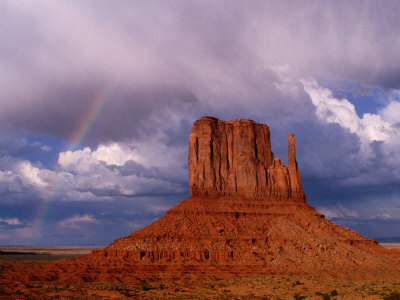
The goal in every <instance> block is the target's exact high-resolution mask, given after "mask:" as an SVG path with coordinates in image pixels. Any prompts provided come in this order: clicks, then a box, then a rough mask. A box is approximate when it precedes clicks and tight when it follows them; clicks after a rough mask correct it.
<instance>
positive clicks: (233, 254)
mask: <svg viewBox="0 0 400 300" xmlns="http://www.w3.org/2000/svg"><path fill="white" fill-rule="evenodd" d="M288 144H289V146H288V166H284V165H283V164H282V163H281V161H280V160H279V159H277V158H275V159H274V155H273V153H272V151H271V144H270V132H269V129H268V126H267V125H263V124H258V123H256V122H254V121H250V120H233V121H220V120H218V119H215V118H211V117H204V118H202V119H200V120H198V121H196V122H195V123H194V125H193V129H192V133H191V135H190V138H189V159H188V161H189V185H190V194H191V196H190V198H188V199H186V200H183V201H182V202H180V203H179V204H178V205H176V206H175V207H173V208H171V209H170V210H168V211H167V212H166V213H165V216H163V217H162V218H160V219H159V220H157V221H155V222H153V223H152V224H150V225H148V226H146V227H144V228H143V229H141V230H138V231H136V232H133V233H131V234H130V235H129V236H127V237H124V238H120V239H117V240H115V241H114V242H113V243H112V244H111V245H109V246H108V247H106V248H104V249H101V250H97V251H94V252H92V253H91V254H89V255H86V256H83V257H80V258H75V259H69V260H63V261H60V262H58V263H56V264H49V265H47V266H43V267H41V268H42V269H41V270H37V269H36V271H32V272H26V271H25V273H24V274H21V273H18V272H12V271H10V270H8V271H7V272H5V271H4V272H2V275H3V277H4V278H10V276H11V277H12V278H14V279H19V280H25V281H26V280H58V281H110V280H119V281H126V282H129V281H136V280H139V279H164V278H169V279H171V278H172V279H173V278H179V279H182V278H186V277H189V278H193V277H195V278H210V277H215V278H218V277H220V278H221V277H229V276H235V275H245V274H248V275H250V274H252V275H253V274H316V273H318V274H321V275H329V276H335V277H351V278H368V277H371V278H379V277H381V276H386V277H388V276H398V275H399V273H400V272H399V269H400V268H399V267H400V264H399V256H398V254H396V252H391V251H388V250H385V249H383V248H382V247H380V246H379V245H378V244H377V243H376V242H375V241H374V240H371V239H366V238H364V237H362V236H360V235H359V234H357V233H356V232H354V231H351V230H349V229H347V228H344V227H339V226H337V225H335V224H333V223H332V222H330V221H328V220H326V219H325V218H324V216H323V215H321V214H319V213H318V212H317V211H315V210H314V209H313V208H312V207H311V206H309V205H308V204H307V203H306V198H305V195H304V192H303V189H302V187H301V182H300V172H299V170H298V168H297V162H296V157H295V139H294V136H293V134H289V139H288ZM5 274H6V275H5ZM0 276H1V274H0ZM18 276H25V277H18Z"/></svg>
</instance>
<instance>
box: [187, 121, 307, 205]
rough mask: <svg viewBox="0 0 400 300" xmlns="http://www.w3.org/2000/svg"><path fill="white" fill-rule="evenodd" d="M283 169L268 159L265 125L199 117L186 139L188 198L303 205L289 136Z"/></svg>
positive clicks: (268, 147) (279, 164)
mask: <svg viewBox="0 0 400 300" xmlns="http://www.w3.org/2000/svg"><path fill="white" fill-rule="evenodd" d="M288 156H289V157H288V158H289V159H288V162H289V163H288V166H287V167H286V166H284V165H283V164H282V163H281V162H280V160H279V159H274V154H273V152H272V151H271V142H270V132H269V128H268V126H267V125H264V124H258V123H256V122H254V121H251V120H232V121H221V120H218V119H216V118H212V117H203V118H201V119H200V120H198V121H196V122H195V123H194V124H193V128H192V133H191V134H190V137H189V158H188V163H189V187H190V195H191V196H199V197H210V196H211V197H218V196H230V197H245V198H269V197H274V198H293V199H301V200H305V196H304V192H303V189H302V187H301V183H300V172H299V170H298V169H297V162H296V157H295V139H294V136H293V134H289V151H288Z"/></svg>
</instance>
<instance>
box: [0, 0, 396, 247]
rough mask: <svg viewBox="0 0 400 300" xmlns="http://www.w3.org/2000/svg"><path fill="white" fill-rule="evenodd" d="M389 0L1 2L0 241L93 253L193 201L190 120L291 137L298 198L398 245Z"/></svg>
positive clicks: (281, 144) (280, 140)
mask: <svg viewBox="0 0 400 300" xmlns="http://www.w3.org/2000/svg"><path fill="white" fill-rule="evenodd" d="M399 13H400V4H399V2H398V1H384V3H382V2H377V1H351V2H349V1H318V2H317V1H294V2H293V1H281V0H279V1H124V0H120V1H112V2H110V1H105V0H104V1H103V0H97V1H94V0H93V1H82V0H79V1H70V0H68V1H67V0H65V1H62V0H60V1H50V0H49V1H46V0H43V1H40V2H37V1H28V0H27V1H24V0H21V1H14V0H4V1H1V3H0V28H1V29H0V245H105V244H108V243H110V242H112V241H113V240H114V239H116V238H118V237H121V236H124V235H127V234H128V233H130V232H132V231H134V230H136V229H139V228H141V227H143V226H144V225H146V224H149V223H150V222H152V221H153V220H155V219H157V218H158V217H160V216H162V215H163V213H164V211H165V210H166V209H168V208H170V207H172V206H173V205H174V204H176V203H177V202H179V201H180V200H183V199H185V198H186V197H187V196H188V186H187V183H188V179H187V177H188V174H187V173H188V170H187V145H188V136H189V133H190V129H191V125H192V123H193V121H195V120H196V119H198V118H200V117H202V116H204V115H212V116H215V117H218V118H221V119H234V118H246V119H253V120H255V121H257V122H261V123H266V124H268V125H269V127H270V130H271V135H272V148H273V149H272V150H273V151H274V153H275V156H276V157H280V158H281V159H282V160H283V161H284V162H285V161H287V159H286V157H287V134H288V133H289V132H294V134H295V136H296V141H297V148H296V149H297V160H298V163H299V167H300V169H301V174H302V182H303V187H304V189H305V191H306V194H307V197H308V202H309V203H310V204H311V205H312V206H314V207H315V208H317V209H318V210H319V211H320V212H322V213H324V214H325V215H326V216H327V217H328V218H329V219H331V220H333V221H334V222H336V223H338V224H340V225H345V226H348V227H350V228H352V229H355V230H357V231H359V232H360V233H361V234H363V235H364V236H367V237H371V238H377V239H378V240H379V241H390V240H391V241H395V240H396V237H397V239H398V241H400V151H399V149H400V51H399V49H400V18H398V15H399Z"/></svg>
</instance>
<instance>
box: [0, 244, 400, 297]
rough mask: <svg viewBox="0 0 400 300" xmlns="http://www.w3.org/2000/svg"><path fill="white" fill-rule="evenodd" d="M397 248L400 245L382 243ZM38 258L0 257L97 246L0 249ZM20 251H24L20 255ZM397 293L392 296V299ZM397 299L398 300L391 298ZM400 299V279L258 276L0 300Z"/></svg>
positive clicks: (47, 291) (41, 292) (46, 287)
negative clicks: (359, 279)
mask: <svg viewBox="0 0 400 300" xmlns="http://www.w3.org/2000/svg"><path fill="white" fill-rule="evenodd" d="M383 246H385V247H388V248H398V249H400V244H385V245H383ZM5 248H6V250H7V251H8V252H17V251H18V250H21V251H22V250H25V253H26V252H36V253H39V254H38V255H24V254H17V255H0V268H1V266H2V265H7V264H23V265H26V267H27V268H29V266H30V265H31V264H43V263H47V262H49V261H53V260H56V259H58V258H60V257H66V256H73V255H82V254H85V253H88V252H90V251H91V250H93V249H94V248H97V247H94V248H93V247H23V248H24V249H21V247H0V251H3V252H4V251H5ZM22 252H23V251H22ZM396 293H397V294H396ZM389 295H392V296H394V298H385V297H388V296H389ZM396 295H397V297H399V298H395V297H396ZM128 298H131V299H400V278H399V280H398V281H397V282H393V281H392V282H390V281H387V280H385V279H384V278H382V279H381V280H379V281H375V282H370V281H351V280H339V279H335V278H321V277H315V276H257V277H243V278H233V279H224V280H202V281H198V280H193V281H164V282H159V281H158V282H145V281H142V282H141V283H135V284H128V283H119V282H95V283H76V284H65V283H53V282H39V283H38V282H35V283H24V282H1V281H0V299H128Z"/></svg>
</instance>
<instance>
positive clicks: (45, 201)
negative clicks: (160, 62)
mask: <svg viewBox="0 0 400 300" xmlns="http://www.w3.org/2000/svg"><path fill="white" fill-rule="evenodd" d="M114 90H115V87H114V86H112V85H110V86H105V87H103V88H101V89H99V90H98V91H97V92H96V93H95V95H94V96H93V97H92V98H91V99H90V102H89V105H88V106H87V108H86V110H85V113H84V114H83V115H82V117H81V119H80V121H79V122H78V124H77V126H76V127H75V128H74V130H73V131H72V133H71V135H70V136H69V137H68V138H67V141H68V143H69V147H68V148H67V149H65V150H64V152H66V151H74V150H76V149H79V148H80V147H81V143H82V141H83V140H84V138H85V137H86V136H87V134H88V133H89V131H90V129H91V127H92V125H93V123H94V121H95V120H96V119H97V117H98V116H99V113H100V112H101V111H102V109H103V107H104V105H105V103H107V101H108V100H109V98H110V95H111V93H112V92H113V91H114ZM67 169H68V165H60V166H59V168H58V169H57V173H56V176H55V177H54V179H53V181H52V182H51V183H50V187H49V188H48V190H47V191H46V192H45V193H44V194H43V195H42V197H41V198H40V201H39V203H38V205H37V206H36V210H35V213H34V214H33V216H34V218H33V220H34V221H33V225H32V228H33V234H32V238H34V237H40V233H41V229H42V226H43V224H44V220H45V217H46V214H47V212H48V210H49V206H50V205H51V200H53V199H54V196H55V195H56V193H57V190H58V189H59V188H60V187H61V184H62V182H63V180H62V179H63V177H64V176H65V171H66V170H67Z"/></svg>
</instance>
